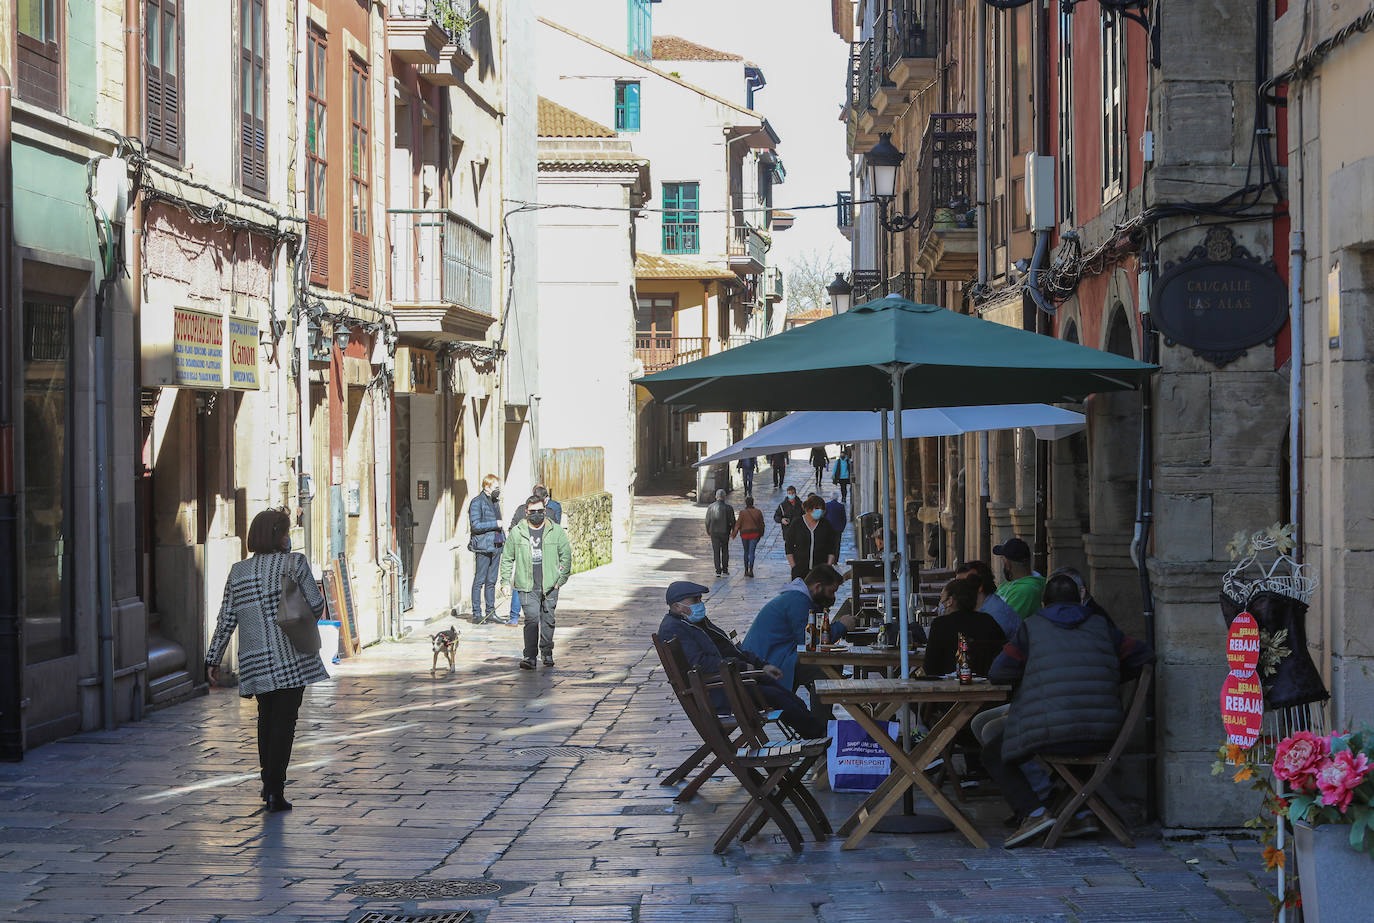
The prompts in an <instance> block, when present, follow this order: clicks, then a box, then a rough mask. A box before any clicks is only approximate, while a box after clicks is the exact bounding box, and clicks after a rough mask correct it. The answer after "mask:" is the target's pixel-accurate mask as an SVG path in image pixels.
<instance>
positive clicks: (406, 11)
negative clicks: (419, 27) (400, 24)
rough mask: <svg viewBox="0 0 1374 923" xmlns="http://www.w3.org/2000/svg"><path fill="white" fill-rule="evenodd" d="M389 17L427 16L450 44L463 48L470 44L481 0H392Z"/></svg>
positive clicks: (410, 17)
mask: <svg viewBox="0 0 1374 923" xmlns="http://www.w3.org/2000/svg"><path fill="white" fill-rule="evenodd" d="M387 15H388V17H389V18H391V19H428V20H429V21H430V22H432V23H434V24H435V25H437V26H438V27H439V28H441V29H443V30H444V32H445V34H447V35H448V38H449V43H450V44H454V45H458V46H459V47H461V48H462V49H463V50H465V51H466V50H467V49H469V48H470V47H471V46H472V42H471V39H470V33H471V31H472V26H473V24H474V23H475V22H476V21H477V19H478V17H480V16H481V15H483V14H482V6H481V3H480V0H391V5H390V6H389V7H388V11H387Z"/></svg>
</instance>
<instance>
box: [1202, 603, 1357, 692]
mask: <svg viewBox="0 0 1374 923" xmlns="http://www.w3.org/2000/svg"><path fill="white" fill-rule="evenodd" d="M1246 611H1248V612H1249V613H1250V614H1251V615H1253V616H1254V617H1255V622H1256V623H1257V624H1258V625H1259V627H1260V630H1261V631H1263V632H1266V633H1267V634H1269V635H1274V634H1277V633H1278V632H1280V631H1282V630H1284V629H1285V628H1286V629H1288V639H1287V640H1286V641H1285V642H1284V644H1283V646H1284V647H1286V648H1288V649H1289V650H1290V651H1292V653H1290V654H1289V655H1288V656H1287V657H1285V658H1283V660H1281V661H1279V665H1278V669H1277V670H1276V671H1275V672H1274V673H1272V674H1271V675H1269V676H1264V675H1261V676H1260V684H1261V685H1262V686H1263V687H1264V705H1265V708H1268V709H1271V710H1273V709H1280V708H1295V707H1297V706H1299V705H1308V704H1310V703H1312V702H1324V701H1326V700H1327V699H1329V698H1331V694H1330V693H1329V692H1327V691H1326V686H1325V684H1323V683H1322V677H1321V673H1320V672H1319V671H1318V670H1317V665H1316V664H1314V663H1313V662H1312V655H1311V654H1309V653H1308V652H1307V603H1305V602H1302V601H1300V600H1297V599H1294V598H1293V597H1291V596H1285V595H1283V594H1282V593H1276V592H1274V591H1273V590H1259V591H1258V592H1255V593H1252V594H1251V596H1250V602H1249V603H1248V604H1243V603H1240V602H1237V601H1236V600H1234V599H1232V598H1231V597H1230V596H1228V595H1226V594H1225V593H1222V594H1221V614H1222V617H1224V618H1225V619H1226V624H1227V625H1228V626H1229V625H1230V624H1231V622H1232V621H1233V620H1234V619H1235V617H1236V616H1237V615H1239V614H1240V613H1242V612H1246Z"/></svg>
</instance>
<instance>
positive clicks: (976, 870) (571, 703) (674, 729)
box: [0, 465, 1270, 923]
mask: <svg viewBox="0 0 1374 923" xmlns="http://www.w3.org/2000/svg"><path fill="white" fill-rule="evenodd" d="M792 471H793V472H794V473H796V474H798V475H800V474H801V473H802V472H803V471H807V472H809V469H806V467H805V466H803V465H796V466H794V467H793V468H792ZM808 478H809V473H808ZM767 482H768V476H767V472H765V473H764V476H763V477H761V478H759V480H758V481H757V482H756V487H758V488H759V490H758V504H759V506H760V507H762V508H763V509H764V510H765V519H766V521H767V523H768V526H769V533H768V534H766V535H765V538H764V540H763V542H762V545H761V547H760V549H759V562H758V567H757V573H758V576H757V577H756V578H754V579H752V580H751V579H748V578H745V577H743V576H742V571H743V562H742V560H740V557H739V553H738V547H736V548H735V549H734V550H733V551H734V554H733V557H734V561H733V563H734V565H735V566H734V568H733V571H734V572H733V573H732V574H731V575H730V576H728V577H725V578H712V577H710V574H711V570H712V568H711V563H710V561H711V554H710V548H709V543H708V542H707V540H706V536H705V533H704V531H703V530H702V527H701V521H702V514H703V508H702V507H697V506H695V505H694V504H692V503H691V502H689V501H687V500H685V499H683V498H681V497H678V496H674V495H670V494H663V495H660V496H656V497H652V498H643V499H641V502H640V503H639V505H638V507H637V510H636V519H637V538H636V542H635V546H634V548H633V549H632V550H631V551H630V553H628V554H622V555H620V556H619V560H617V561H616V562H615V563H614V564H611V565H608V566H606V567H603V568H600V569H599V570H597V571H594V572H591V573H588V574H583V575H578V576H577V577H575V578H574V579H573V580H572V582H571V583H570V584H569V586H568V587H567V589H566V590H565V592H564V593H563V594H562V596H561V599H560V606H559V613H558V616H559V619H558V630H557V650H556V653H557V660H558V665H557V666H556V667H554V668H552V669H545V668H542V667H541V668H540V669H539V670H536V671H534V672H528V671H521V670H519V669H517V667H516V664H517V660H518V657H519V654H520V644H521V633H520V631H519V630H518V629H513V628H508V627H506V626H501V625H496V626H473V625H470V624H466V623H460V624H459V625H458V628H459V630H460V631H461V632H462V641H461V645H460V649H459V655H458V663H457V668H456V670H455V671H454V672H452V673H449V672H445V671H440V672H436V673H431V672H430V671H429V663H430V653H429V645H428V642H427V639H425V638H417V639H411V640H407V641H404V642H400V643H385V644H379V645H376V646H374V647H372V648H369V649H368V650H366V651H364V652H363V653H362V654H361V656H359V657H356V658H353V659H350V660H348V661H345V662H344V663H342V664H340V665H339V666H338V668H337V669H336V675H335V677H334V678H333V679H331V680H330V681H329V682H327V683H321V684H318V685H315V686H312V687H311V688H310V689H309V690H308V691H307V693H306V697H305V703H304V705H303V707H302V709H301V722H300V726H299V729H298V734H297V741H296V749H295V761H294V763H293V765H292V769H291V772H290V776H291V782H290V786H289V789H288V794H289V797H290V798H291V799H292V801H293V802H294V803H295V805H296V809H295V810H294V811H292V812H290V813H288V814H282V815H264V814H263V813H262V812H261V804H260V802H259V801H258V797H257V787H258V783H257V766H256V749H255V745H254V738H253V715H254V705H253V703H252V702H251V701H245V700H241V699H240V698H239V697H238V696H237V695H236V694H235V691H234V690H228V689H219V690H214V691H212V692H211V693H210V694H209V695H208V696H205V697H203V698H198V699H194V700H191V701H189V702H184V703H181V704H179V705H177V706H174V707H172V708H169V709H165V710H162V711H158V712H155V713H153V714H151V715H149V716H148V717H147V719H146V720H145V721H143V722H142V723H140V724H137V725H132V726H129V727H125V728H120V729H119V730H117V731H113V732H108V733H106V732H100V733H95V734H86V735H80V736H77V737H73V738H70V739H68V740H65V741H60V742H57V743H53V744H49V745H47V746H44V747H41V748H39V749H37V750H35V751H33V752H31V753H30V754H28V755H27V757H26V759H25V760H24V762H22V763H17V764H0V920H5V921H10V920H13V921H16V923H18V921H44V923H64V921H69V920H70V921H83V923H86V921H96V920H99V921H118V920H139V921H161V920H166V921H176V923H192V921H206V923H229V921H236V920H254V921H261V920H266V919H270V920H272V921H281V923H291V921H312V923H320V921H340V923H343V921H351V920H354V919H356V918H357V916H359V915H360V914H361V913H362V912H363V911H364V910H366V909H370V910H382V911H402V910H404V911H406V912H413V913H428V912H440V911H451V910H456V909H470V910H472V911H473V912H474V915H475V916H474V920H475V923H538V921H549V923H555V921H556V923H577V921H585V923H615V921H625V923H635V921H638V923H674V921H687V920H691V921H701V923H734V921H740V923H746V921H747V923H769V921H778V923H796V921H827V923H829V921H841V920H844V921H852V920H867V919H870V918H871V919H874V920H880V919H881V920H927V919H939V920H971V921H998V920H1007V921H1016V923H1025V921H1034V920H1047V921H1048V920H1056V921H1058V920H1070V921H1099V920H1101V921H1106V920H1208V921H1213V920H1215V921H1222V920H1264V919H1268V918H1269V916H1270V914H1269V909H1268V906H1269V905H1268V899H1267V896H1266V895H1265V893H1264V891H1263V887H1264V885H1266V884H1267V883H1268V880H1267V879H1268V876H1262V875H1259V874H1258V873H1259V869H1260V868H1261V863H1260V856H1259V847H1258V846H1257V845H1256V844H1255V843H1254V842H1252V841H1246V840H1228V839H1222V838H1210V839H1201V840H1197V841H1192V842H1186V843H1165V842H1162V841H1160V840H1159V839H1158V838H1157V837H1151V836H1150V835H1149V832H1148V831H1145V832H1143V834H1142V835H1141V836H1140V837H1139V838H1138V841H1137V842H1138V847H1137V848H1136V849H1134V850H1130V849H1122V848H1120V847H1119V846H1118V845H1117V844H1116V843H1115V842H1113V841H1110V840H1078V841H1073V842H1072V843H1070V844H1065V846H1064V847H1063V848H1061V849H1059V850H1056V851H1053V852H1047V851H1043V850H1038V849H1022V850H1016V851H1011V852H1009V851H1004V850H1002V849H1000V848H998V844H1000V842H1001V838H1002V836H1003V835H1004V834H1005V830H1004V829H1003V828H1002V827H1001V826H1000V819H1001V817H1002V816H1003V815H1004V814H1005V813H1006V808H1005V806H1004V805H1002V804H1001V803H1000V801H999V800H998V799H995V798H992V799H988V798H982V799H973V800H971V801H970V802H969V803H968V806H969V810H970V813H971V816H972V817H973V818H974V821H975V823H976V824H977V825H978V826H979V828H980V829H981V830H982V831H983V833H984V834H985V835H986V836H987V837H988V838H989V840H990V841H991V842H993V844H994V846H993V848H992V849H989V850H977V849H974V848H972V847H970V846H969V845H968V843H967V842H966V841H964V840H963V839H962V838H961V837H960V836H958V835H957V834H954V833H946V834H935V835H927V836H923V837H917V836H890V835H889V836H885V835H877V834H875V835H873V836H870V837H869V838H868V839H867V840H865V841H864V843H863V844H862V846H861V847H860V848H859V849H856V850H853V851H850V852H845V851H842V850H841V849H840V848H839V847H840V841H839V840H837V839H835V838H831V839H829V840H827V841H824V842H821V843H815V842H812V841H808V842H807V843H806V849H805V851H804V852H803V853H802V854H800V855H794V854H793V853H792V852H791V851H790V850H789V849H788V848H787V846H786V844H785V843H784V842H782V841H781V837H779V836H777V835H776V834H775V831H773V830H772V828H766V829H765V831H764V832H763V833H762V834H761V835H760V836H759V837H757V838H756V839H755V840H754V841H751V842H750V843H747V844H736V845H733V846H732V847H731V848H730V849H729V850H728V851H727V852H726V853H725V854H724V855H722V856H717V855H714V854H713V853H712V851H711V849H712V845H713V843H714V841H715V838H716V836H717V834H718V832H719V830H720V829H721V827H722V826H723V825H724V824H726V823H727V822H728V820H729V819H730V817H732V816H733V814H734V813H735V812H736V811H737V810H738V809H739V807H740V805H741V804H742V802H743V799H742V797H741V795H740V792H739V788H738V785H736V784H735V783H734V782H733V780H729V779H726V778H724V777H718V778H717V779H716V780H714V781H712V782H710V783H708V784H707V785H706V786H705V787H704V788H703V789H702V791H701V793H700V794H699V796H698V797H697V798H695V799H694V800H693V801H692V802H691V803H689V804H686V805H677V804H675V803H673V801H672V797H673V796H674V795H675V794H676V791H675V790H674V789H669V788H664V787H662V786H660V785H659V784H658V780H659V779H660V778H662V777H664V776H665V775H667V773H668V772H670V771H671V770H672V768H673V767H675V766H676V765H677V763H678V761H679V760H681V759H682V757H683V755H685V753H687V752H688V751H690V750H691V749H694V748H695V746H696V744H697V743H698V741H697V739H696V737H695V735H694V733H693V731H692V729H691V726H690V725H689V724H688V722H687V721H686V720H685V719H684V718H683V716H682V715H681V713H680V710H679V709H678V707H677V704H676V702H675V701H674V699H673V697H672V694H671V692H670V690H669V689H668V687H667V685H666V683H665V682H664V679H663V675H662V671H661V670H660V669H659V667H658V663H657V658H656V657H655V656H654V654H653V652H652V649H651V648H650V646H649V643H648V636H649V633H650V632H652V631H653V630H654V629H655V628H656V627H657V625H658V622H659V620H660V619H661V618H662V614H663V611H664V606H663V603H662V598H663V597H662V593H663V587H664V586H665V585H666V584H667V583H668V582H669V581H671V580H674V579H679V578H689V579H696V580H698V581H699V582H701V583H705V584H707V585H709V586H711V587H712V594H711V596H710V597H709V600H708V605H709V606H710V608H711V612H712V617H713V618H714V619H715V620H716V621H717V622H718V623H720V624H722V625H723V626H725V627H727V628H733V629H736V630H738V631H739V632H740V634H741V635H742V634H743V633H744V632H745V630H747V628H748V626H749V622H750V620H751V618H752V616H753V614H754V613H755V612H756V611H757V610H758V609H759V608H760V607H761V606H762V605H763V604H764V603H765V602H766V601H767V600H768V598H770V596H771V595H772V594H774V593H776V592H777V591H778V590H779V589H780V588H781V587H782V586H783V585H784V584H785V583H786V582H787V576H786V562H785V561H784V560H783V557H782V548H781V541H780V537H779V536H778V535H777V532H776V528H775V527H774V525H773V523H772V517H771V515H768V514H770V513H771V510H772V507H773V506H774V505H775V504H776V502H777V499H778V498H777V497H776V496H775V495H774V492H773V491H772V490H771V489H769V488H767V487H765V486H764V485H765V484H766V483H767ZM798 486H799V487H800V488H801V489H802V491H803V493H804V492H806V490H807V489H808V488H809V487H811V486H813V485H810V484H807V483H804V482H803V483H799V485H798ZM827 486H828V485H827ZM735 502H738V494H736V500H735ZM442 627H447V624H444V625H443V626H442ZM540 747H578V748H592V749H581V750H576V751H571V752H567V753H559V754H549V753H545V752H539V751H537V750H536V751H534V752H531V751H532V750H533V749H534V748H540ZM817 797H818V799H819V800H820V802H821V804H822V806H823V807H824V809H825V811H826V813H827V815H828V816H829V817H830V818H831V821H832V823H836V824H838V822H839V821H840V820H841V819H843V818H844V817H846V816H847V815H848V814H849V812H850V811H852V810H853V808H854V806H855V805H856V804H857V803H858V801H859V800H860V796H858V795H848V794H836V793H832V792H828V791H818V792H817ZM927 810H929V806H928V805H927ZM455 878H464V879H491V880H498V881H501V882H503V883H506V884H507V885H508V887H507V888H505V889H503V890H502V891H501V892H499V893H498V894H496V895H494V896H485V897H472V898H444V899H441V900H440V899H435V900H420V901H406V900H399V899H398V900H376V899H367V898H363V897H359V896H356V895H352V894H349V893H347V892H346V891H345V890H344V889H345V888H347V887H348V886H350V885H354V884H358V883H361V882H366V881H375V880H378V879H438V880H445V879H455Z"/></svg>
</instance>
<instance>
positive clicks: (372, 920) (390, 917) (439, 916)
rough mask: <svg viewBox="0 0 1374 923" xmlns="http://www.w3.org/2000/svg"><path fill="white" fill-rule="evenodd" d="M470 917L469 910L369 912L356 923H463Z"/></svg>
mask: <svg viewBox="0 0 1374 923" xmlns="http://www.w3.org/2000/svg"><path fill="white" fill-rule="evenodd" d="M471 917H472V912H471V911H469V910H459V911H457V912H455V913H381V912H379V911H376V910H369V911H368V912H367V913H365V914H363V915H362V916H360V917H359V918H358V919H357V923H463V921H464V920H467V919H470V918H471Z"/></svg>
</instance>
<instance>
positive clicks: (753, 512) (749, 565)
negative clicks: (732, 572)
mask: <svg viewBox="0 0 1374 923" xmlns="http://www.w3.org/2000/svg"><path fill="white" fill-rule="evenodd" d="M763 531H764V526H763V510H761V509H759V508H757V507H756V506H754V498H753V497H745V498H744V509H742V510H740V513H739V519H738V520H737V521H736V522H735V528H734V529H733V530H732V531H731V532H730V537H731V538H734V537H735V536H736V535H738V536H739V540H740V544H741V545H742V546H743V548H744V576H746V577H752V576H754V555H755V553H756V552H757V551H758V549H759V539H761V538H763Z"/></svg>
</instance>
